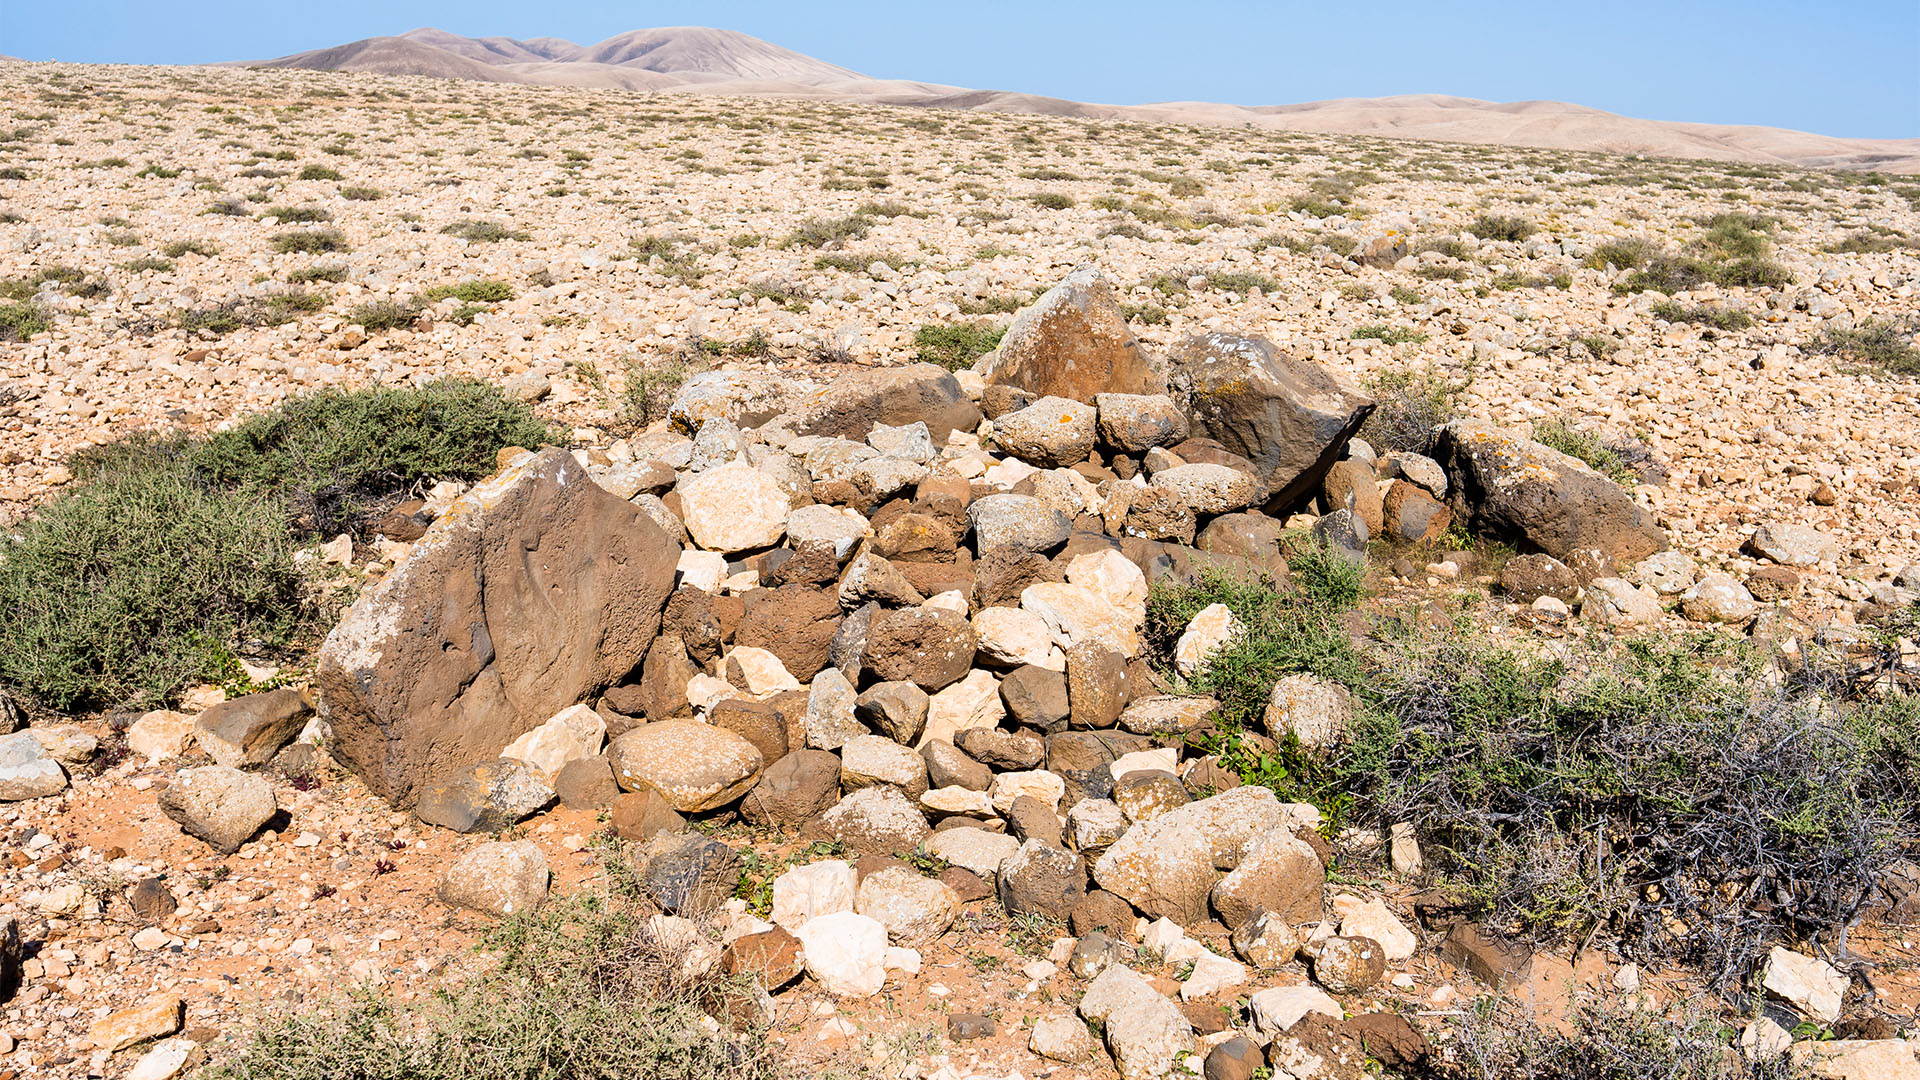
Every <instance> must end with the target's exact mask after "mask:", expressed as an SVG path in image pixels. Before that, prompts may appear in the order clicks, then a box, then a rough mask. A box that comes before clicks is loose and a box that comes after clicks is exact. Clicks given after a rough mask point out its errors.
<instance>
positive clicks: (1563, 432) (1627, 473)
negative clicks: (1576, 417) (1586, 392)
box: [1533, 417, 1635, 487]
mask: <svg viewBox="0 0 1920 1080" xmlns="http://www.w3.org/2000/svg"><path fill="white" fill-rule="evenodd" d="M1533 439H1534V441H1535V442H1537V443H1540V444H1541V445H1542V446H1546V447H1550V448H1552V449H1554V450H1558V451H1560V452H1561V453H1563V454H1565V455H1567V456H1568V457H1570V458H1573V459H1575V460H1577V461H1579V462H1581V463H1583V464H1585V465H1586V466H1587V467H1588V468H1590V469H1592V470H1593V471H1595V472H1597V473H1600V474H1601V475H1603V476H1605V477H1607V478H1608V479H1610V480H1612V481H1613V482H1614V483H1616V484H1619V485H1621V486H1622V487H1631V486H1632V485H1633V484H1634V482H1635V477H1634V474H1633V470H1632V469H1630V468H1628V467H1627V462H1626V460H1625V459H1624V458H1623V457H1622V456H1621V455H1620V453H1619V451H1617V450H1615V449H1614V448H1613V447H1612V446H1609V445H1608V444H1607V442H1606V440H1604V439H1602V438H1601V437H1600V436H1598V435H1596V434H1594V433H1593V432H1591V431H1581V430H1579V429H1578V428H1575V427H1574V426H1573V425H1572V424H1569V423H1567V422H1566V421H1565V420H1561V419H1559V418H1557V417H1555V418H1549V419H1546V420H1540V421H1537V422H1536V423H1535V424H1534V425H1533Z"/></svg>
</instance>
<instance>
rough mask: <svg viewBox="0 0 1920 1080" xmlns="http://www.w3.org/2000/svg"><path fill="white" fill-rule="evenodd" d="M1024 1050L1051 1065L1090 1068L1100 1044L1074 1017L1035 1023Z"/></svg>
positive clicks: (1079, 1020) (1056, 1018) (1082, 1022)
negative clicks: (1046, 1060)
mask: <svg viewBox="0 0 1920 1080" xmlns="http://www.w3.org/2000/svg"><path fill="white" fill-rule="evenodd" d="M1027 1049H1029V1050H1031V1051H1033V1052H1034V1053H1036V1054H1038V1055H1040V1056H1041V1057H1043V1058H1047V1059H1049V1060H1051V1061H1059V1062H1063V1063H1065V1064H1068V1065H1086V1064H1090V1063H1091V1062H1092V1061H1093V1059H1094V1056H1095V1055H1096V1054H1098V1053H1099V1052H1100V1044H1099V1043H1098V1042H1097V1041H1095V1040H1094V1037H1093V1032H1091V1031H1089V1030H1087V1025H1086V1022H1085V1021H1084V1020H1081V1019H1080V1018H1078V1017H1074V1016H1049V1017H1047V1018H1045V1019H1043V1020H1037V1021H1035V1022H1034V1025H1033V1035H1032V1036H1031V1037H1029V1038H1028V1040H1027Z"/></svg>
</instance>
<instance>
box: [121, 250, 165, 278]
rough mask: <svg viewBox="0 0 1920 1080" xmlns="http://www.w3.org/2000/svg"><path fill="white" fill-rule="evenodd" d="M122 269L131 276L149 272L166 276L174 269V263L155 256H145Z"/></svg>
mask: <svg viewBox="0 0 1920 1080" xmlns="http://www.w3.org/2000/svg"><path fill="white" fill-rule="evenodd" d="M121 269H122V270H125V271H126V272H127V273H129V274H142V273H145V272H147V271H148V270H153V271H155V272H158V273H163V274H164V273H166V272H167V271H168V270H171V269H173V262H172V260H170V259H162V258H158V257H156V256H153V255H144V256H142V257H140V258H138V259H134V260H132V261H131V262H128V263H126V264H125V265H124V266H122V267H121Z"/></svg>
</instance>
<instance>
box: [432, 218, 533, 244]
mask: <svg viewBox="0 0 1920 1080" xmlns="http://www.w3.org/2000/svg"><path fill="white" fill-rule="evenodd" d="M440 231H441V232H443V233H445V234H446V235H448V236H457V237H459V238H460V239H462V240H465V241H467V242H468V243H470V244H497V243H499V242H500V241H502V240H525V239H527V234H526V233H524V232H521V231H520V230H518V229H515V228H512V227H510V226H507V225H502V224H500V223H499V222H497V221H456V222H454V223H453V224H451V225H446V226H443V227H442V228H441V229H440Z"/></svg>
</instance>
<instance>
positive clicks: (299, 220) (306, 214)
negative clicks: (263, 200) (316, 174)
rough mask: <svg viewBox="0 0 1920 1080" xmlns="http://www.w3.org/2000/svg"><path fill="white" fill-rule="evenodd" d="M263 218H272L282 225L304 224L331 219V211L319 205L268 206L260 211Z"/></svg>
mask: <svg viewBox="0 0 1920 1080" xmlns="http://www.w3.org/2000/svg"><path fill="white" fill-rule="evenodd" d="M260 216H261V217H263V218H273V219H274V220H275V221H278V222H279V223H280V224H282V225H305V224H311V223H313V222H316V221H332V220H333V212H332V211H330V210H327V209H326V208H324V207H319V206H270V207H268V208H267V209H265V210H262V211H261V212H260Z"/></svg>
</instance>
